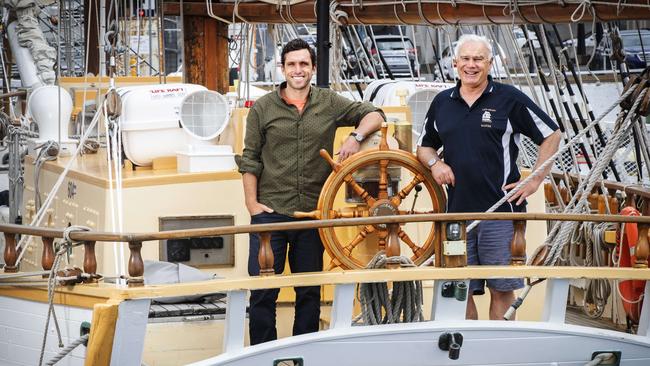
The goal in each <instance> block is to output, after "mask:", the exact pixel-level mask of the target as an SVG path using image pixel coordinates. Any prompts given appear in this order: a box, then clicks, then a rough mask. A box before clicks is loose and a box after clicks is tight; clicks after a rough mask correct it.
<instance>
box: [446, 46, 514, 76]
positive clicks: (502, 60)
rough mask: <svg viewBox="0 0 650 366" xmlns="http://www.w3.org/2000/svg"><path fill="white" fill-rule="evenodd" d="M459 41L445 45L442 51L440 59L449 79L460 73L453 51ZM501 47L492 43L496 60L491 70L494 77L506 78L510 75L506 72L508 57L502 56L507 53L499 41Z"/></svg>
mask: <svg viewBox="0 0 650 366" xmlns="http://www.w3.org/2000/svg"><path fill="white" fill-rule="evenodd" d="M457 44H458V41H454V42H452V43H451V46H447V47H445V49H444V50H443V51H442V58H441V59H440V65H441V66H442V72H443V73H444V74H445V75H444V77H445V79H447V80H454V77H455V76H456V75H457V74H458V71H457V70H456V68H455V67H454V61H453V59H454V55H453V52H454V51H455V50H456V45H457ZM497 46H498V47H499V49H498V50H497V49H496V48H495V47H494V45H492V52H493V53H494V55H493V57H494V62H492V69H491V70H490V75H492V77H493V78H505V77H507V76H508V73H507V72H506V65H507V59H508V58H507V57H506V56H504V57H501V55H505V53H504V52H503V49H502V48H501V46H500V45H499V44H498V43H497Z"/></svg>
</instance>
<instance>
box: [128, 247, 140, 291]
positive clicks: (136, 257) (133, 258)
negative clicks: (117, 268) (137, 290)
mask: <svg viewBox="0 0 650 366" xmlns="http://www.w3.org/2000/svg"><path fill="white" fill-rule="evenodd" d="M141 250H142V242H141V241H130V242H129V251H130V252H131V254H130V255H129V279H128V280H127V281H126V282H127V284H128V285H129V287H139V286H144V277H143V276H144V262H143V261H142V253H141Z"/></svg>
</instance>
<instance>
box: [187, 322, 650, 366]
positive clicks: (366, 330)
mask: <svg viewBox="0 0 650 366" xmlns="http://www.w3.org/2000/svg"><path fill="white" fill-rule="evenodd" d="M445 332H459V333H461V334H462V335H463V337H464V340H463V344H462V346H461V349H460V357H459V358H458V359H457V360H451V359H450V358H449V352H448V351H443V350H441V349H440V348H439V347H438V338H439V337H440V335H441V334H442V333H445ZM613 351H618V352H621V357H622V361H621V364H622V365H639V366H641V365H648V364H650V339H649V338H647V337H643V336H637V335H631V334H625V333H620V332H615V331H608V330H601V329H594V328H588V327H582V326H576V325H567V324H550V323H544V322H516V323H515V322H497V321H480V320H479V321H465V320H462V321H430V322H423V323H415V324H391V325H379V326H368V327H350V328H347V329H333V330H326V331H321V332H318V333H314V334H308V335H302V336H297V337H291V338H285V339H280V340H278V341H274V342H268V343H266V344H261V345H257V346H253V347H248V348H245V349H242V350H240V351H236V352H230V353H227V354H223V355H220V356H217V357H214V358H211V359H208V360H204V361H202V362H197V363H194V364H192V365H193V366H208V365H233V366H236V365H272V364H273V361H274V360H280V359H291V358H294V357H301V358H302V359H303V361H304V365H305V366H307V365H308V366H321V365H322V366H326V365H329V366H331V365H336V366H346V365H350V366H353V365H373V366H381V365H386V366H392V365H400V366H422V365H508V366H513V365H581V366H582V365H585V364H586V363H587V362H589V361H590V360H591V359H592V354H593V353H594V352H613Z"/></svg>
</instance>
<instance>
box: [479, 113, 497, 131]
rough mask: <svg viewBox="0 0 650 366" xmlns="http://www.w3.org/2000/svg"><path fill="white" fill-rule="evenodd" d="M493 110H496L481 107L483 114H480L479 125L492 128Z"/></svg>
mask: <svg viewBox="0 0 650 366" xmlns="http://www.w3.org/2000/svg"><path fill="white" fill-rule="evenodd" d="M494 112H496V110H495V109H489V108H485V109H483V114H482V115H481V127H483V128H492V114H493V113H494Z"/></svg>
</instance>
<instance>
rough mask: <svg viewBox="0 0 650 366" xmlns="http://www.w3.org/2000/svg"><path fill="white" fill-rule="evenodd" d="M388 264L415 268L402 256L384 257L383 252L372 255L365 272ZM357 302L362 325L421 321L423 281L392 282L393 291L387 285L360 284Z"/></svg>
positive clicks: (382, 283)
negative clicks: (359, 305)
mask: <svg viewBox="0 0 650 366" xmlns="http://www.w3.org/2000/svg"><path fill="white" fill-rule="evenodd" d="M388 264H399V265H400V266H401V267H415V264H414V263H413V261H411V259H409V258H408V257H404V256H395V257H386V253H385V252H384V251H380V252H379V253H377V255H375V256H374V257H373V258H372V260H371V261H370V263H368V265H367V266H366V268H368V269H377V268H386V267H387V265H388ZM359 302H360V303H361V317H362V318H363V322H364V325H376V324H393V323H409V322H420V321H423V320H424V315H423V313H422V304H423V298H422V281H402V282H393V289H392V292H391V291H389V289H388V284H387V283H386V282H379V283H362V284H360V285H359Z"/></svg>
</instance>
